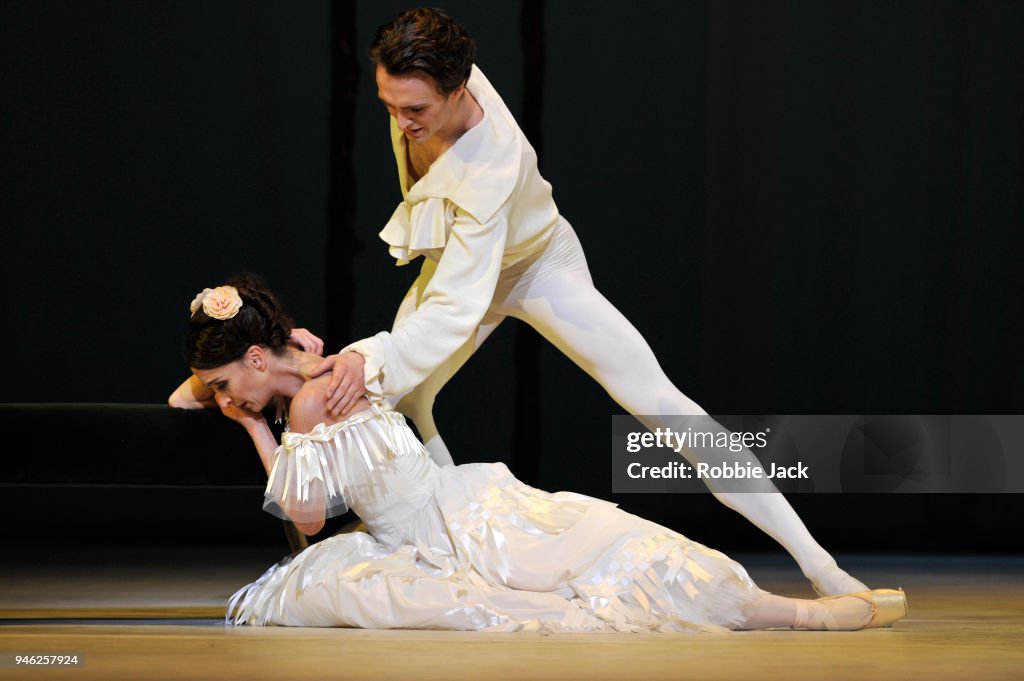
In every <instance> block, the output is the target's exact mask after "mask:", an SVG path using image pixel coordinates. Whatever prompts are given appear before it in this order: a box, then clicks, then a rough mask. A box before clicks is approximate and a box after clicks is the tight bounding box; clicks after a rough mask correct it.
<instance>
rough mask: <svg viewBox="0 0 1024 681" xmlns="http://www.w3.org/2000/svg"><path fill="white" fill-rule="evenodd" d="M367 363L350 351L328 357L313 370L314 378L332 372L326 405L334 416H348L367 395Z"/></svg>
mask: <svg viewBox="0 0 1024 681" xmlns="http://www.w3.org/2000/svg"><path fill="white" fill-rule="evenodd" d="M365 363H366V360H365V358H364V357H363V356H362V355H360V354H359V353H358V352H352V351H351V350H350V351H349V352H343V353H342V354H340V355H328V356H327V357H325V358H324V361H322V362H320V364H318V365H317V367H316V368H315V369H313V373H312V374H311V376H312V377H313V378H316V377H317V376H320V375H322V374H325V373H327V372H328V371H331V372H332V377H331V382H330V384H329V385H328V386H327V398H326V403H325V404H326V406H327V411H329V412H331V413H332V414H333V415H334V416H339V415H340V416H346V415H347V414H348V412H349V410H351V409H352V407H353V406H354V405H355V403H356V401H357V400H358V399H359V398H360V397H362V396H363V395H365V394H366V385H365V384H364V383H363V381H364V379H363V365H364V364H365Z"/></svg>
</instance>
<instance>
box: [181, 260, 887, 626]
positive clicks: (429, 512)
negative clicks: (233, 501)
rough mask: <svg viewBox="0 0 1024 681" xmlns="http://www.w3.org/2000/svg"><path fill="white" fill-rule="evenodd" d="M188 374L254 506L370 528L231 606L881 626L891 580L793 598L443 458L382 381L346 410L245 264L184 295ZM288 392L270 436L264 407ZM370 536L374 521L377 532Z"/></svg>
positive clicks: (496, 620)
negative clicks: (279, 429)
mask: <svg viewBox="0 0 1024 681" xmlns="http://www.w3.org/2000/svg"><path fill="white" fill-rule="evenodd" d="M191 309H192V317H191V321H190V326H189V331H188V336H187V339H186V344H185V345H186V355H187V358H188V362H189V366H190V367H191V368H192V371H193V379H192V381H191V383H186V384H184V385H183V386H182V387H181V388H179V389H178V391H176V393H175V394H174V395H172V397H171V400H170V401H171V403H172V404H177V405H180V406H189V407H200V406H203V403H204V402H205V403H207V404H208V403H209V400H210V399H211V398H212V399H213V400H214V402H215V403H216V404H217V405H218V406H219V407H220V409H221V410H222V412H223V413H224V414H225V415H226V416H228V417H229V418H231V419H233V420H235V421H237V422H238V423H240V424H242V425H243V426H244V427H245V428H246V430H247V431H248V432H249V434H250V436H251V437H252V439H253V442H254V443H255V445H256V449H257V451H258V452H259V455H260V458H261V459H262V460H263V464H264V466H265V467H266V470H267V473H268V476H269V479H268V483H267V488H266V493H265V505H264V508H265V509H266V510H268V511H270V512H273V513H275V514H277V515H279V516H281V517H287V518H291V519H292V520H293V521H294V522H296V524H297V525H298V526H299V528H300V529H301V530H302V531H303V532H306V533H307V534H312V533H315V532H317V531H319V529H320V528H321V527H322V526H323V524H324V519H325V518H327V517H330V516H334V515H337V514H338V513H341V512H344V511H346V510H347V509H349V508H351V509H352V510H353V511H355V512H356V513H357V514H358V515H359V516H360V518H361V519H362V520H363V522H364V523H365V524H366V527H367V528H368V529H369V531H370V534H366V533H363V532H357V533H352V534H342V535H335V536H334V537H331V538H330V539H327V540H324V541H321V542H318V543H316V544H314V545H312V546H310V547H308V548H307V549H305V550H303V551H302V552H301V553H298V554H297V555H294V556H291V557H289V558H286V559H285V560H284V561H282V562H280V563H278V564H277V565H274V566H272V567H271V568H270V569H269V570H267V571H266V573H264V575H263V576H262V577H260V578H259V579H258V580H257V581H256V582H254V583H253V584H250V585H248V586H246V587H244V588H243V589H242V590H240V591H239V592H238V593H236V594H235V596H234V597H232V599H231V602H230V603H229V607H228V620H229V621H233V622H235V623H251V624H281V625H292V626H358V627H372V628H434V629H468V630H504V631H515V630H522V629H527V630H529V629H533V630H539V629H542V630H544V631H581V632H582V631H646V630H658V631H676V632H688V631H724V630H728V629H756V628H771V627H791V628H803V629H820V630H825V629H829V630H837V629H842V630H852V629H861V628H867V627H879V626H888V625H889V624H891V623H892V622H894V621H896V620H898V619H900V618H902V617H903V616H905V614H906V599H905V597H904V595H903V592H902V591H901V590H898V591H897V590H876V591H869V592H863V593H858V594H852V595H849V596H838V597H830V598H822V599H819V600H800V599H792V598H784V597H781V596H776V595H773V594H770V593H768V592H765V591H763V590H761V589H759V588H758V587H757V586H756V585H755V584H754V583H753V581H751V579H750V577H749V576H748V575H747V573H746V571H745V570H744V569H743V567H742V566H740V565H739V564H738V563H736V562H735V561H732V560H731V559H729V558H728V557H726V556H725V555H723V554H722V553H719V552H718V551H714V550H712V549H709V548H707V547H706V546H703V545H701V544H699V543H697V542H694V541H691V540H689V539H687V538H686V537H684V536H683V535H681V534H679V533H677V532H673V531H672V530H669V529H667V528H665V527H662V526H660V525H657V524H655V523H652V522H650V521H647V520H644V519H643V518H640V517H638V516H635V515H631V514H629V513H626V512H624V511H622V510H620V509H618V508H617V507H616V505H615V504H613V503H610V502H607V501H603V500H600V499H596V498H593V497H588V496H584V495H582V494H574V493H572V492H556V493H553V494H551V493H547V492H544V491H541V490H539V489H535V488H532V487H529V486H527V485H525V484H523V483H522V482H520V481H519V480H517V479H516V478H515V477H513V476H512V474H511V473H510V472H509V471H508V468H506V467H505V465H504V464H502V463H486V464H480V463H477V464H465V465H461V466H438V465H437V464H436V463H435V462H434V460H433V459H432V458H431V457H430V456H429V454H428V453H427V451H426V450H425V449H424V447H423V445H422V444H421V443H420V442H419V441H418V440H417V439H416V438H415V436H414V435H413V434H412V431H411V430H410V429H409V427H408V426H407V425H406V423H405V419H404V417H403V416H402V415H401V414H399V413H398V412H396V411H393V410H392V409H391V408H390V406H389V405H388V403H387V402H386V401H384V400H381V399H379V398H377V397H376V396H370V398H369V399H367V398H365V397H364V398H360V399H359V401H358V404H356V405H355V408H354V409H353V413H352V414H351V415H350V416H348V417H335V416H333V415H332V414H331V413H330V412H329V411H328V410H327V409H326V406H325V396H326V391H327V383H328V377H326V376H323V377H320V378H312V377H311V375H312V372H313V370H314V368H315V367H316V366H317V364H319V363H320V361H321V358H320V357H319V356H317V355H314V354H311V353H307V352H303V351H300V350H298V349H296V348H294V347H292V346H291V345H289V336H290V334H291V331H292V328H291V322H290V320H289V319H288V317H286V316H285V314H284V313H283V311H282V310H281V309H280V307H279V305H278V302H277V299H276V297H275V296H274V295H273V294H272V293H271V292H270V291H268V290H266V289H265V288H263V287H262V286H260V285H259V284H258V283H256V282H255V281H253V280H251V279H247V278H243V279H236V280H234V281H232V282H230V283H229V284H228V285H225V286H220V287H217V288H215V289H205V290H204V291H203V292H202V293H200V294H199V295H198V296H197V297H196V299H195V300H194V301H193V304H192V306H191ZM282 398H283V399H285V400H287V401H289V406H288V413H289V423H290V430H288V431H286V432H285V433H284V435H283V436H282V442H281V444H280V446H279V445H278V443H277V442H276V441H275V439H274V437H273V435H272V433H271V431H270V429H269V427H268V425H267V423H266V421H265V420H264V418H263V417H262V415H261V413H260V412H261V410H262V409H263V408H264V407H265V406H266V405H267V404H268V403H269V402H270V401H272V400H275V399H282ZM371 535H372V536H371Z"/></svg>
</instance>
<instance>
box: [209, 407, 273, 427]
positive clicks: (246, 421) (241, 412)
mask: <svg viewBox="0 0 1024 681" xmlns="http://www.w3.org/2000/svg"><path fill="white" fill-rule="evenodd" d="M220 413H222V414H224V416H227V417H228V418H229V419H231V420H232V421H234V422H235V423H240V424H241V425H242V427H243V428H245V429H246V431H248V432H250V433H251V432H252V431H253V429H254V428H257V427H259V426H261V425H265V424H266V423H267V420H266V419H265V418H263V414H261V413H260V412H258V411H249V410H248V409H245V408H243V407H238V406H235V405H233V404H232V405H230V406H226V407H225V406H221V408H220Z"/></svg>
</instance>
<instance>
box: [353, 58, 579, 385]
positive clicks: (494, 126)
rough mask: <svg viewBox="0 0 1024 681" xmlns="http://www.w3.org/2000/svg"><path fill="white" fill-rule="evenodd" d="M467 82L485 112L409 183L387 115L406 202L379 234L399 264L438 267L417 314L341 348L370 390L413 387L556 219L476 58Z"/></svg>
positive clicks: (464, 334)
mask: <svg viewBox="0 0 1024 681" xmlns="http://www.w3.org/2000/svg"><path fill="white" fill-rule="evenodd" d="M466 88H467V89H468V90H469V92H470V94H471V95H473V98H474V99H475V100H476V101H477V103H478V104H479V105H480V108H481V109H483V112H484V115H483V118H482V119H481V121H480V122H479V123H477V124H476V125H475V126H473V127H472V128H470V129H469V130H467V131H466V132H465V133H464V134H463V135H462V137H460V138H459V139H458V140H456V142H455V144H453V145H452V146H451V147H450V148H449V149H447V150H446V151H445V152H444V153H442V154H441V155H440V156H439V157H438V158H437V160H436V161H434V163H433V164H432V165H431V166H430V169H429V170H428V171H427V173H426V174H425V175H424V176H423V177H422V178H420V180H419V181H417V182H416V183H415V184H413V185H412V186H411V187H410V186H409V184H410V183H409V180H410V178H409V171H408V167H407V158H408V156H407V152H406V140H405V137H404V135H402V132H401V130H399V129H398V125H397V123H396V122H395V119H394V118H391V143H392V147H393V148H394V152H395V159H396V161H397V162H398V179H399V182H400V184H401V188H402V195H403V197H404V200H403V201H402V202H401V203H400V204H398V207H397V208H396V209H395V212H394V214H393V215H392V216H391V219H390V220H389V221H388V223H387V225H386V226H385V227H384V229H383V230H382V231H381V232H380V238H381V239H383V240H384V241H385V242H386V243H387V244H388V246H389V252H390V253H391V255H392V256H394V257H395V259H396V260H397V261H398V262H397V264H398V265H406V264H408V263H409V262H410V261H411V260H414V259H415V258H417V257H419V256H421V255H422V256H424V257H426V258H428V259H430V260H432V261H434V262H436V263H437V267H436V270H435V271H434V273H433V275H432V277H431V278H430V281H429V283H428V285H427V286H426V287H425V288H424V290H423V294H422V298H421V300H420V301H419V305H418V306H417V308H416V310H415V311H414V312H412V313H410V314H408V315H406V316H405V317H403V318H402V319H401V320H399V321H398V322H397V323H396V325H395V328H393V329H392V330H391V331H390V332H388V331H382V332H380V333H378V334H377V335H375V336H372V337H370V338H364V339H363V340H360V341H357V342H355V343H352V344H350V345H348V346H346V347H345V348H343V349H342V350H341V352H346V351H349V350H352V351H355V352H358V353H359V354H361V355H363V357H364V358H365V359H366V363H365V365H364V375H365V381H366V387H367V390H368V391H369V392H371V393H375V394H378V395H382V396H384V397H387V398H397V397H401V396H402V395H405V394H406V393H408V392H409V391H410V390H412V389H413V388H415V387H416V386H418V385H419V384H420V383H422V382H423V381H424V380H426V378H427V377H428V376H429V375H430V374H431V373H433V372H434V371H435V370H436V369H437V368H438V367H440V366H441V365H442V364H443V363H444V362H445V360H447V359H448V358H449V357H451V356H452V354H454V353H455V351H456V350H458V349H459V347H461V346H462V344H463V343H465V342H466V341H467V340H468V339H469V337H470V336H471V335H472V333H473V332H474V331H475V330H476V328H477V326H479V324H480V321H481V320H482V319H483V317H484V315H485V314H486V313H487V310H488V308H489V307H490V306H491V303H492V300H493V298H494V291H495V288H496V287H497V284H498V281H499V278H500V277H501V273H502V270H503V269H505V268H507V267H509V266H511V265H514V264H515V263H517V262H519V261H520V260H522V259H524V258H526V257H527V256H529V255H532V254H533V253H535V252H536V251H537V250H539V249H541V248H543V247H544V246H545V245H546V244H547V242H548V240H549V239H550V236H551V232H552V230H553V228H554V226H555V225H556V224H557V222H558V221H559V220H560V219H561V218H560V216H559V214H558V208H557V207H556V206H555V202H554V200H553V199H552V196H551V185H550V184H549V183H548V182H547V181H545V180H544V178H542V177H541V176H540V172H539V171H538V170H537V155H536V153H535V152H534V150H533V147H532V146H530V143H529V142H528V141H527V139H526V136H525V135H523V133H522V131H521V130H520V129H519V126H518V125H517V124H516V121H515V118H514V117H513V116H512V114H511V113H510V112H509V110H508V108H507V107H506V106H505V103H504V102H503V101H502V100H501V97H500V96H499V95H498V93H497V92H496V91H495V90H494V87H493V86H491V84H490V82H489V81H488V80H487V78H485V77H484V74H483V73H482V72H481V71H480V69H478V68H477V67H476V66H475V65H474V66H473V69H472V72H471V74H470V76H469V80H468V81H467V82H466Z"/></svg>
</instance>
